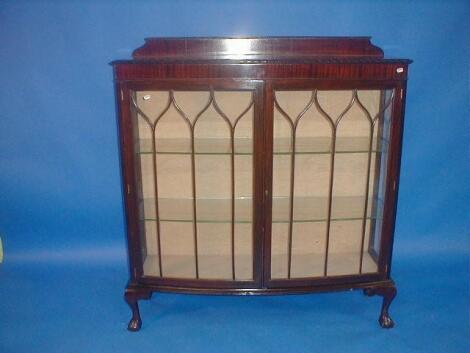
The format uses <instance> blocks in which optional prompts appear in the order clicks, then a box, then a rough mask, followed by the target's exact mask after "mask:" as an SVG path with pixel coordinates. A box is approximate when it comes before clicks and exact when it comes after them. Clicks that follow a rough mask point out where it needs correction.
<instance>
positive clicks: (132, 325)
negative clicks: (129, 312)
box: [127, 318, 142, 332]
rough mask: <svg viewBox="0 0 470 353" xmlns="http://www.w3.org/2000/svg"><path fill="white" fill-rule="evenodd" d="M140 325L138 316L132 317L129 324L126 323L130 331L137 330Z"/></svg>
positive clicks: (140, 321)
mask: <svg viewBox="0 0 470 353" xmlns="http://www.w3.org/2000/svg"><path fill="white" fill-rule="evenodd" d="M141 327H142V320H141V319H140V318H132V319H131V321H129V325H127V329H128V330H129V331H132V332H135V331H139V330H140V328H141Z"/></svg>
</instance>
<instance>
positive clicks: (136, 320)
mask: <svg viewBox="0 0 470 353" xmlns="http://www.w3.org/2000/svg"><path fill="white" fill-rule="evenodd" d="M151 296H152V292H151V291H148V290H145V289H135V288H127V289H126V292H125V293H124V298H125V300H126V303H127V304H128V305H129V307H130V308H131V310H132V318H131V321H129V325H128V326H127V329H128V330H129V331H139V330H140V328H141V327H142V319H141V317H140V311H139V304H138V301H139V300H141V299H150V297H151Z"/></svg>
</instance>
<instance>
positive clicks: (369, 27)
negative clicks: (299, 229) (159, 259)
mask: <svg viewBox="0 0 470 353" xmlns="http://www.w3.org/2000/svg"><path fill="white" fill-rule="evenodd" d="M469 18H470V3H469V2H468V1H373V0H370V1H369V0H363V1H341V0H333V1H273V0H271V1H244V0H238V1H233V2H232V1H225V2H224V1H176V0H173V1H62V2H59V1H48V2H40V1H37V2H35V1H3V2H2V3H1V4H0V43H1V44H0V48H1V49H0V80H1V82H2V90H1V94H0V115H1V116H0V233H1V234H2V239H3V241H4V248H5V249H4V250H5V262H4V263H3V264H2V265H0V352H35V351H38V352H84V351H90V352H93V351H100V352H106V351H109V352H111V351H112V352H118V351H123V352H124V351H129V350H130V349H131V345H135V347H138V348H140V349H142V350H141V351H142V352H143V351H145V350H152V351H162V352H172V351H174V352H180V351H188V352H196V351H197V352H199V351H200V352H219V351H222V352H248V351H253V352H264V351H270V352H303V351H319V352H322V351H323V352H325V351H331V352H336V351H349V352H356V351H357V352H369V351H371V352H372V351H376V350H377V349H379V348H380V349H381V350H383V351H387V352H388V351H389V352H446V353H453V352H467V351H468V349H469V347H470V342H469V338H468V337H470V329H469V289H468V288H469V286H468V284H469V283H468V282H469V266H468V252H469V243H468V232H469V227H468V217H469V216H468V215H469V206H468V205H469V197H468V196H469V182H468V179H469V170H468V166H469V159H468V153H469V136H468V132H469V88H470V84H469V82H470V81H469V57H470V26H469V23H470V21H469ZM210 35H216V36H238V35H317V36H319V35H328V36H332V35H340V36H354V35H370V36H372V37H373V43H374V44H376V45H378V46H380V47H382V48H383V49H384V51H385V53H386V56H387V57H398V58H411V59H413V60H414V63H413V64H412V66H411V69H410V75H409V90H408V101H407V107H406V124H405V135H404V155H403V161H402V176H401V184H400V198H399V208H398V222H397V227H396V241H395V244H396V247H395V260H396V261H395V265H394V266H395V267H394V271H393V276H394V278H395V279H396V281H397V284H398V288H399V295H398V297H397V299H396V300H395V302H394V303H393V304H392V308H391V311H392V316H393V317H394V318H395V320H396V321H397V327H396V328H395V329H393V330H391V331H385V330H380V329H379V328H378V325H377V323H376V318H377V316H378V312H379V299H378V298H369V299H366V298H364V297H362V296H361V295H360V294H359V293H342V294H332V295H315V296H313V295H309V296H287V297H269V298H227V297H219V298H212V297H205V296H195V297H192V296H180V295H163V294H160V295H155V296H154V299H153V300H152V301H150V302H147V303H143V304H142V312H143V318H144V327H143V329H142V331H141V332H140V333H138V334H130V333H129V334H128V333H127V332H126V330H125V325H126V323H127V320H128V318H129V315H130V312H129V310H128V308H127V306H126V305H125V303H124V302H123V300H122V293H123V287H124V285H125V282H126V280H127V272H126V271H127V269H126V255H125V238H124V229H123V217H122V209H121V191H120V179H119V177H120V176H119V166H118V147H117V134H116V125H115V110H114V97H113V82H112V70H111V67H110V66H109V65H108V63H109V62H110V61H111V60H114V59H119V58H130V55H131V52H132V50H133V49H134V48H136V47H137V46H140V45H141V44H142V43H143V38H144V37H149V36H210ZM465 347H466V348H465ZM133 350H134V351H136V350H137V349H133Z"/></svg>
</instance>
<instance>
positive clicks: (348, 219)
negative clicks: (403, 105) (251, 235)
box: [265, 83, 395, 285]
mask: <svg viewBox="0 0 470 353" xmlns="http://www.w3.org/2000/svg"><path fill="white" fill-rule="evenodd" d="M287 87H289V84H288V83H284V87H283V86H277V88H274V89H273V91H272V92H271V94H270V96H271V97H270V99H269V102H268V104H270V109H271V111H272V123H273V126H272V132H273V134H272V146H271V147H272V166H270V165H268V169H269V168H271V167H272V205H271V208H270V209H271V212H270V214H268V217H267V218H268V222H269V224H268V225H267V228H270V235H268V238H267V242H266V246H267V248H268V249H267V252H268V254H267V257H268V260H266V261H265V267H268V268H267V269H266V272H265V273H266V277H267V278H268V279H269V280H270V281H271V284H275V283H277V284H279V285H292V284H293V283H298V284H299V285H300V284H306V283H308V282H309V281H314V280H317V281H324V282H328V278H327V277H335V276H347V277H350V278H351V276H358V277H362V279H364V277H367V276H369V277H374V276H376V277H377V276H378V272H379V266H378V264H379V258H380V256H381V253H380V249H381V234H382V221H383V214H384V198H385V189H386V188H385V186H386V185H385V177H386V175H387V167H388V165H387V164H388V156H389V148H390V131H391V129H390V128H391V125H392V115H393V114H392V107H393V104H394V97H395V94H394V89H393V88H390V89H383V88H382V89H381V88H357V87H355V86H352V87H350V88H348V89H343V88H338V89H335V90H332V89H331V84H329V87H328V86H325V87H326V88H325V89H322V88H318V87H312V88H309V89H304V88H302V89H296V90H292V88H287ZM270 121H271V120H270ZM286 280H288V281H289V283H288V282H287V281H286Z"/></svg>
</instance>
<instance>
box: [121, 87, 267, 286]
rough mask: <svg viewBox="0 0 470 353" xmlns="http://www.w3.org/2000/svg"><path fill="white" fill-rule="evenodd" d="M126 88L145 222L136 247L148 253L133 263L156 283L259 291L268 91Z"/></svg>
mask: <svg viewBox="0 0 470 353" xmlns="http://www.w3.org/2000/svg"><path fill="white" fill-rule="evenodd" d="M124 90H125V95H126V96H127V97H128V102H127V103H128V107H129V119H131V122H132V131H133V135H132V138H131V140H132V150H133V153H132V154H131V160H130V161H129V163H132V167H133V169H134V171H135V177H134V179H133V180H131V181H130V182H131V183H133V185H134V186H135V190H136V193H135V195H132V196H130V199H131V202H135V205H136V214H137V215H136V217H137V218H138V225H137V226H136V229H135V230H134V235H133V237H132V241H134V242H138V243H139V250H138V252H139V253H140V255H141V256H140V258H141V259H139V261H138V263H135V264H134V266H137V267H139V268H140V271H141V272H142V274H143V276H144V278H145V279H147V280H149V281H153V282H155V283H163V284H170V285H178V283H184V285H185V286H190V285H191V284H190V283H194V286H197V287H200V286H211V285H212V283H213V281H215V280H217V281H222V282H224V283H226V284H217V286H218V287H220V286H227V287H230V286H234V287H235V286H237V283H238V285H239V284H240V283H245V284H244V286H246V288H251V287H253V288H254V287H255V284H256V283H258V282H259V281H260V278H261V276H260V272H261V271H260V265H259V263H260V262H261V258H260V255H259V254H260V253H261V251H260V250H259V248H260V244H261V239H260V237H258V236H256V234H260V232H259V230H258V228H259V221H258V219H257V215H256V214H255V213H254V209H255V205H256V204H259V200H260V199H261V197H262V196H261V197H259V196H258V194H259V193H261V195H262V189H260V190H258V188H257V187H256V183H255V180H256V178H259V176H257V174H256V173H255V168H254V165H255V164H256V163H257V159H258V158H259V147H257V146H261V144H262V139H263V138H262V136H261V133H262V132H263V129H262V128H261V126H260V125H259V124H261V120H260V113H259V106H260V103H259V102H262V92H263V91H262V84H261V83H260V82H259V81H243V82H233V81H230V82H225V83H224V82H222V83H221V82H207V83H204V82H201V81H198V82H197V83H194V81H192V82H185V83H183V82H158V83H130V84H127V85H126V86H125V88H124ZM125 105H126V107H127V104H125ZM136 233H137V234H136ZM257 254H258V255H257ZM211 281H212V282H211Z"/></svg>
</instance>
